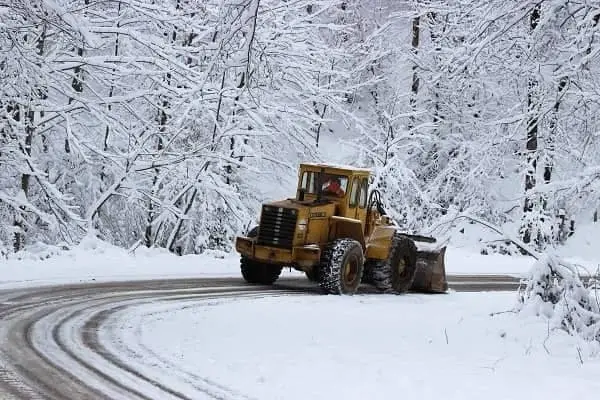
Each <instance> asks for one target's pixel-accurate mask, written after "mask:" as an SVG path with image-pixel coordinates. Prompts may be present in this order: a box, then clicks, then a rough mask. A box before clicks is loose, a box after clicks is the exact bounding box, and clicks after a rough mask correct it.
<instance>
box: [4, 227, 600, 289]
mask: <svg viewBox="0 0 600 400" xmlns="http://www.w3.org/2000/svg"><path fill="white" fill-rule="evenodd" d="M582 229H583V228H582ZM597 231H598V229H597V228H596V227H595V225H594V226H593V227H592V228H587V229H584V230H583V231H582V233H581V235H580V238H577V240H573V242H572V244H569V245H568V246H566V247H565V248H564V249H561V251H562V253H564V254H565V255H566V256H567V257H568V259H569V260H570V261H573V262H576V263H579V264H581V265H583V266H584V267H585V269H586V270H588V271H591V272H592V273H593V272H595V271H596V269H597V268H598V265H599V264H600V262H599V261H598V260H600V255H597V254H595V252H596V250H595V248H594V247H595V242H594V238H596V237H598V236H597V233H596V232H597ZM238 260H239V258H238V255H237V254H235V253H233V254H223V253H214V252H213V253H208V254H203V255H186V256H181V257H180V256H175V255H173V254H171V253H169V252H167V251H165V250H159V249H147V248H144V247H138V248H137V249H135V251H127V250H125V249H122V248H118V247H115V246H111V245H109V244H107V243H105V242H101V241H99V240H97V239H94V238H86V239H84V240H83V241H82V243H81V244H80V245H79V246H77V247H75V248H74V249H72V250H69V251H61V250H56V249H54V248H48V247H40V248H39V249H38V250H37V251H30V252H28V253H22V254H20V257H19V259H16V258H11V259H8V260H0V288H2V287H4V288H7V287H21V286H36V285H47V284H57V283H72V282H89V281H115V280H136V279H156V278H188V277H226V276H235V277H239V276H240V273H239V261H238ZM533 262H534V260H533V259H532V258H530V257H525V256H512V257H510V256H505V255H499V254H490V255H482V254H480V253H479V251H478V249H477V247H476V246H474V245H472V244H469V243H464V242H459V241H457V242H456V244H451V245H450V246H449V248H448V250H447V252H446V272H447V273H448V274H455V275H462V274H508V275H514V276H521V275H523V274H524V273H525V272H527V271H528V270H529V269H530V268H531V266H532V265H533ZM284 275H288V276H301V275H302V274H301V273H300V272H297V271H286V272H284Z"/></svg>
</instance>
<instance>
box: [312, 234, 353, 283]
mask: <svg viewBox="0 0 600 400" xmlns="http://www.w3.org/2000/svg"><path fill="white" fill-rule="evenodd" d="M363 268H364V257H363V249H362V246H361V245H360V243H359V242H357V241H356V240H354V239H338V240H335V241H334V242H332V243H331V244H330V245H329V246H327V248H326V249H325V251H324V252H323V255H322V256H321V268H320V270H321V273H320V277H319V284H320V285H321V288H323V290H324V291H325V292H326V293H329V294H353V293H355V292H356V291H357V290H358V287H359V286H360V283H361V279H362V275H363Z"/></svg>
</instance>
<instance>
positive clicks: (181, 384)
mask: <svg viewBox="0 0 600 400" xmlns="http://www.w3.org/2000/svg"><path fill="white" fill-rule="evenodd" d="M473 279H476V280H479V281H480V282H471V283H469V281H473ZM482 285H483V287H484V288H486V287H487V288H489V289H490V290H493V289H494V288H496V289H506V288H507V286H506V285H512V286H513V288H514V285H515V282H514V281H513V282H511V278H510V277H490V276H486V277H484V278H470V277H454V278H453V284H452V286H454V287H456V288H457V290H462V289H465V290H476V289H477V290H478V289H481V287H482ZM317 292H318V289H317V288H316V287H315V286H314V285H313V284H310V283H308V281H306V280H304V279H289V278H288V279H282V280H281V282H280V283H279V284H278V285H276V286H274V287H269V288H267V287H257V286H248V285H246V284H244V283H243V282H242V280H241V279H239V278H212V279H211V278H203V279H178V280H155V281H138V282H119V283H97V284H74V285H63V286H46V287H42V288H28V289H12V290H7V291H2V292H0V320H1V321H2V323H1V324H0V344H1V345H0V394H1V396H2V399H10V398H15V399H36V398H49V399H66V398H69V399H101V398H109V399H121V398H122V399H201V398H216V399H238V398H248V397H247V396H245V395H244V394H243V393H242V392H241V391H240V390H239V388H237V389H233V388H230V387H229V386H228V385H226V384H223V383H222V382H220V381H217V380H214V379H212V378H210V377H209V375H210V374H208V373H207V372H208V371H202V370H198V371H190V370H189V369H186V368H184V367H185V366H180V365H177V363H176V362H174V361H173V359H169V358H163V359H161V356H160V354H159V353H158V352H156V351H155V350H154V349H152V348H148V347H147V346H146V347H144V346H143V345H141V344H140V343H141V342H139V341H137V340H135V339H132V340H126V339H123V338H124V337H125V338H126V337H131V336H132V335H133V337H134V338H135V337H136V335H137V333H136V332H138V333H139V331H140V329H142V328H144V327H143V326H141V325H139V324H136V322H135V321H137V320H136V319H135V318H133V317H132V316H131V310H135V312H134V315H146V316H147V315H149V314H152V313H154V312H155V311H156V308H157V307H158V308H159V309H162V308H164V307H171V309H172V310H180V311H181V310H185V309H187V308H190V307H192V308H195V309H196V308H198V307H208V306H211V305H215V304H220V302H223V300H225V299H238V300H239V299H247V298H249V297H251V298H256V297H260V298H265V297H274V296H288V295H294V296H296V297H295V298H297V296H306V295H314V294H315V293H317ZM368 292H369V288H366V289H365V290H363V293H368ZM318 297H320V296H318ZM318 297H317V298H318ZM392 297H393V296H392ZM136 313H137V314H136ZM230 317H231V320H232V321H235V319H236V318H237V317H236V316H234V315H232V316H230ZM209 328H210V327H209ZM181 329H183V330H185V329H186V327H185V326H184V327H182V328H181ZM146 333H147V331H146ZM188 334H191V335H192V336H193V334H194V333H193V332H188ZM164 344H166V345H172V346H174V347H173V348H175V349H177V348H178V349H180V350H181V348H180V347H178V346H180V345H181V344H177V343H175V342H172V341H171V339H170V338H169V336H168V335H167V336H165V337H164ZM184 351H185V350H184ZM148 360H150V362H149V361H148ZM157 360H159V361H158V364H157Z"/></svg>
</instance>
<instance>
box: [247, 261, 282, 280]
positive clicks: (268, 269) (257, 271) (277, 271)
mask: <svg viewBox="0 0 600 400" xmlns="http://www.w3.org/2000/svg"><path fill="white" fill-rule="evenodd" d="M240 268H241V270H242V276H243V277H244V279H245V280H246V282H248V283H253V284H258V285H272V284H273V283H274V282H275V281H276V280H277V279H278V278H279V275H281V269H282V268H281V267H280V266H277V265H271V264H265V263H261V262H259V261H256V260H252V259H250V258H248V257H244V256H242V258H241V260H240Z"/></svg>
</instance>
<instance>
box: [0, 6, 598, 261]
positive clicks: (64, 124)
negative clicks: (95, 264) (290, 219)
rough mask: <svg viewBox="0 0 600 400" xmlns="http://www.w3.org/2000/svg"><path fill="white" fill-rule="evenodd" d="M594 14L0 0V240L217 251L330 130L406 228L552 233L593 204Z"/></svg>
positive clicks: (0, 246)
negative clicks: (470, 220) (87, 240)
mask: <svg viewBox="0 0 600 400" xmlns="http://www.w3.org/2000/svg"><path fill="white" fill-rule="evenodd" d="M599 21H600V3H598V2H597V1H589V0H535V1H531V0H502V1H500V0H453V1H448V0H427V1H416V0H346V1H343V0H0V82H1V85H0V254H9V253H14V252H18V251H20V250H23V249H25V248H26V247H27V246H28V245H31V244H35V243H47V244H54V245H63V246H69V245H72V244H75V243H78V242H79V241H80V240H81V239H82V238H83V237H85V236H86V235H95V236H97V237H99V238H101V239H102V240H105V241H107V242H110V243H113V244H116V245H118V246H122V247H126V248H129V247H132V246H140V245H144V246H148V247H160V248H166V249H168V250H170V251H172V252H175V253H178V254H188V253H202V252H204V251H205V250H207V249H217V250H223V251H230V250H231V248H232V244H233V238H234V237H235V235H237V234H239V233H241V232H244V230H245V229H247V227H248V225H249V224H251V223H252V221H254V220H255V219H256V218H257V212H258V210H259V207H260V203H261V202H263V201H265V200H269V199H266V198H264V196H263V195H262V194H261V193H262V191H261V188H264V187H265V186H268V185H271V186H277V185H280V184H281V182H283V181H285V180H286V179H289V178H290V177H292V178H295V176H296V174H297V166H298V163H299V162H302V161H314V160H319V161H323V162H327V161H328V158H327V154H326V153H324V152H323V150H322V142H323V141H324V140H325V139H326V138H328V140H334V141H335V140H338V138H339V140H340V141H342V140H343V141H345V142H346V143H347V145H348V146H350V147H351V148H352V149H353V151H352V152H350V153H348V154H347V155H346V158H347V160H348V163H352V164H353V165H356V166H359V167H369V168H371V169H372V170H373V172H374V176H375V179H374V183H373V184H374V185H375V186H374V187H377V188H378V189H379V190H380V191H381V192H382V194H383V197H384V200H385V203H386V204H387V207H388V212H389V213H390V215H391V216H392V217H394V218H395V219H396V220H397V221H398V223H399V224H400V225H402V226H403V227H404V229H406V230H407V231H421V230H426V229H428V228H430V227H431V226H434V225H436V224H439V223H440V221H445V220H448V219H449V218H454V217H455V216H457V215H467V214H468V215H472V216H475V217H477V218H481V219H482V220H485V221H489V223H490V224H495V225H498V226H505V227H508V229H510V230H512V233H514V234H515V235H518V236H519V237H520V238H521V239H522V241H523V242H524V243H528V244H531V245H532V246H534V247H535V248H536V249H538V250H543V249H545V248H547V247H548V246H556V245H559V244H560V243H563V242H564V241H566V240H568V237H569V235H570V234H571V233H572V232H573V230H576V229H577V226H578V223H580V222H582V221H583V222H586V221H587V222H592V221H594V222H595V221H596V220H597V218H598V215H597V214H598V212H597V211H598V209H599V206H600V199H599V198H598V190H599V189H600V181H599V178H600V156H598V150H599V147H600V142H599V139H600V114H599V112H598V111H599V109H600V73H599V72H600V71H599V70H600V63H599V59H600V44H599V41H600V26H599ZM320 145H321V147H320ZM293 195H294V194H293V193H289V196H293Z"/></svg>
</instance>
